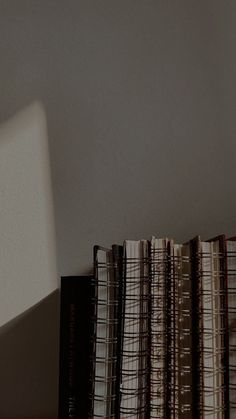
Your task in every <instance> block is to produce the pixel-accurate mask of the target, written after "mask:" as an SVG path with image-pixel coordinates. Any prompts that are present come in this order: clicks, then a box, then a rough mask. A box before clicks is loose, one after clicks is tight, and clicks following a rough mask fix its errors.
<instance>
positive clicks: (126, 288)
mask: <svg viewBox="0 0 236 419" xmlns="http://www.w3.org/2000/svg"><path fill="white" fill-rule="evenodd" d="M60 336H61V337H60V383H59V417H60V419H66V418H74V419H77V418H90V419H92V418H107V419H108V418H109V419H112V418H115V419H126V418H127V419H134V418H137V419H151V418H152V419H153V418H158V419H159V418H162V419H164V418H167V419H191V418H202V419H205V418H209V419H227V418H231V419H234V418H236V239H234V238H232V239H227V240H226V238H225V236H223V235H221V236H218V237H216V238H214V239H212V240H209V241H202V240H201V239H200V237H196V238H195V239H193V240H190V241H189V242H187V243H185V244H176V243H174V241H173V240H172V239H167V238H165V239H156V238H155V237H152V238H151V240H139V241H132V240H126V241H124V244H123V245H122V246H120V245H113V246H112V247H111V249H105V248H103V247H100V246H95V247H94V274H93V275H91V276H85V277H63V278H62V280H61V335H60Z"/></svg>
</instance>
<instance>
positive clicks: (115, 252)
mask: <svg viewBox="0 0 236 419" xmlns="http://www.w3.org/2000/svg"><path fill="white" fill-rule="evenodd" d="M112 263H113V270H114V281H115V283H116V284H117V287H116V293H117V294H116V300H117V304H116V305H115V319H116V330H115V336H117V346H116V347H115V346H114V356H116V366H115V370H114V374H115V376H116V382H115V389H114V393H115V418H116V419H120V403H121V393H120V384H121V370H122V351H123V339H122V337H123V315H122V313H123V311H124V296H125V283H124V258H123V246H120V245H117V244H113V245H112Z"/></svg>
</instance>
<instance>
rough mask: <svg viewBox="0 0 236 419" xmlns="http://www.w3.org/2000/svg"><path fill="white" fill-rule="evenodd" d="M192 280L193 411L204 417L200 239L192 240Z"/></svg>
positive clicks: (194, 415) (195, 418)
mask: <svg viewBox="0 0 236 419" xmlns="http://www.w3.org/2000/svg"><path fill="white" fill-rule="evenodd" d="M190 249H191V250H190V252H191V281H192V412H193V419H199V418H202V387H203V386H202V372H201V371H202V357H201V354H202V345H201V314H200V312H201V289H200V269H201V263H200V239H199V238H198V237H197V238H196V239H193V240H191V241H190Z"/></svg>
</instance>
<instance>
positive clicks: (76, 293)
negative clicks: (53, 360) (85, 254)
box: [59, 276, 94, 419]
mask: <svg viewBox="0 0 236 419" xmlns="http://www.w3.org/2000/svg"><path fill="white" fill-rule="evenodd" d="M93 298H94V283H93V277H92V276H69V277H62V278H61V308H60V365H59V419H67V418H68V419H78V418H81V417H88V412H89V411H91V407H90V394H91V391H92V389H91V383H92V382H93V375H92V367H91V360H90V354H91V353H92V351H93V348H92V346H91V336H92V334H93V323H94V311H93V310H94V305H93Z"/></svg>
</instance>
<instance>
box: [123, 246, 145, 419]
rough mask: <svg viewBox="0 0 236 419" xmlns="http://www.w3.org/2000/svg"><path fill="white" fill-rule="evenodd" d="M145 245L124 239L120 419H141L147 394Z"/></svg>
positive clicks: (143, 414) (143, 416)
mask: <svg viewBox="0 0 236 419" xmlns="http://www.w3.org/2000/svg"><path fill="white" fill-rule="evenodd" d="M147 255H148V242H147V241H133V240H126V241H125V242H124V258H125V297H124V300H125V301H124V312H123V318H124V320H123V348H122V370H121V403H120V415H121V418H130V419H131V418H137V417H138V418H140V419H144V418H146V415H147V409H148V408H149V406H148V395H147V391H146V390H147V377H148V373H149V371H148V352H149V350H148V345H147V342H148V299H149V277H148V274H147V272H148V271H147V269H148V258H147Z"/></svg>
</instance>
